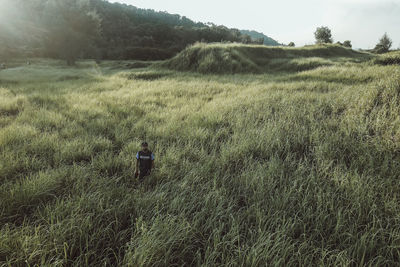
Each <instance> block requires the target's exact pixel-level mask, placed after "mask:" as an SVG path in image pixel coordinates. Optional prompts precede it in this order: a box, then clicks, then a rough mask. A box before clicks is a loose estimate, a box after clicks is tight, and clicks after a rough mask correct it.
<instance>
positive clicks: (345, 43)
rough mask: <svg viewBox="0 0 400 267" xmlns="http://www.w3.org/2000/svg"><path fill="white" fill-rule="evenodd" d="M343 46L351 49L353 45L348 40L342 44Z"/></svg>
mask: <svg viewBox="0 0 400 267" xmlns="http://www.w3.org/2000/svg"><path fill="white" fill-rule="evenodd" d="M343 46H344V47H348V48H352V47H353V45H352V44H351V41H350V40H346V41H344V42H343Z"/></svg>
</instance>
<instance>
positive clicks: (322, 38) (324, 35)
mask: <svg viewBox="0 0 400 267" xmlns="http://www.w3.org/2000/svg"><path fill="white" fill-rule="evenodd" d="M314 36H315V40H316V43H317V44H324V43H326V44H331V43H333V39H332V32H331V30H330V29H329V28H328V27H324V26H322V27H318V28H317V30H316V31H315V32H314Z"/></svg>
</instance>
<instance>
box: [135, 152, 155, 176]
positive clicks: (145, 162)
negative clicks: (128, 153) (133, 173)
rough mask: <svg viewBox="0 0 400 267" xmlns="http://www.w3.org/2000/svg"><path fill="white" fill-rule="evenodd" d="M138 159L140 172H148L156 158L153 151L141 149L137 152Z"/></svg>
mask: <svg viewBox="0 0 400 267" xmlns="http://www.w3.org/2000/svg"><path fill="white" fill-rule="evenodd" d="M136 159H137V160H138V161H139V170H140V173H141V174H147V173H148V172H149V171H150V170H151V164H152V161H153V160H154V154H153V153H152V152H151V151H147V152H144V151H139V152H138V153H137V154H136Z"/></svg>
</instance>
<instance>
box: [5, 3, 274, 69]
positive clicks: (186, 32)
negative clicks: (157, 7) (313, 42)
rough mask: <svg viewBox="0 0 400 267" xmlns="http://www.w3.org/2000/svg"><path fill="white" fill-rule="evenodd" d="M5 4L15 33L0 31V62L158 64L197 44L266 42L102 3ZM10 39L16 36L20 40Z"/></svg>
mask: <svg viewBox="0 0 400 267" xmlns="http://www.w3.org/2000/svg"><path fill="white" fill-rule="evenodd" d="M9 3H10V4H9V6H7V8H4V9H1V11H3V12H2V13H4V12H5V10H9V9H13V10H16V11H15V12H14V13H15V16H12V17H10V18H8V20H7V21H8V22H7V23H8V24H9V25H8V26H9V27H7V28H10V29H15V30H14V31H10V32H4V31H2V32H1V33H0V40H1V41H0V42H4V40H7V45H4V44H1V43H0V44H1V45H2V47H3V49H2V51H0V59H1V58H2V57H3V58H4V57H5V56H8V57H15V55H19V56H20V57H28V56H29V57H30V56H46V57H52V58H62V59H65V60H67V61H68V63H73V62H74V61H75V60H76V59H77V58H95V59H139V60H141V59H149V60H162V59H165V58H171V57H173V56H174V55H175V54H176V53H178V52H179V51H181V50H183V49H184V48H185V47H186V46H187V45H189V44H193V43H195V42H198V41H202V42H241V43H246V44H251V43H256V44H259V43H261V42H264V40H261V39H260V38H258V39H254V40H252V38H251V37H250V36H248V35H246V34H243V33H241V32H240V31H239V30H238V29H229V28H227V27H225V26H218V25H215V24H211V23H210V24H203V23H195V22H193V21H192V20H190V19H188V18H186V17H182V16H180V15H173V14H168V13H166V12H156V11H154V10H147V9H139V8H136V7H134V6H129V5H124V4H120V3H109V2H107V1H103V0H69V1H64V0H52V1H47V0H32V1H24V0H16V1H12V2H11V1H10V2H9ZM1 11H0V12H1ZM0 15H3V14H0ZM27 21H29V23H27ZM3 35H4V36H3ZM14 36H19V38H18V40H15V38H14ZM263 38H264V37H263ZM266 38H267V37H266ZM271 40H272V39H271ZM271 40H269V39H268V40H267V41H268V42H271ZM272 41H273V40H272ZM16 43H17V44H18V45H17V46H16V45H15V44H16ZM8 47H12V48H13V51H15V52H14V53H11V52H12V51H11V50H10V49H9V48H8Z"/></svg>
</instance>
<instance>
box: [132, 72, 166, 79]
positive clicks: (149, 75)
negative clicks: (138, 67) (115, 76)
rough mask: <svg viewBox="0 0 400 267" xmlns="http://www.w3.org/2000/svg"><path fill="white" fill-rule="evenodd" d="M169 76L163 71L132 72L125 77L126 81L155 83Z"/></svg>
mask: <svg viewBox="0 0 400 267" xmlns="http://www.w3.org/2000/svg"><path fill="white" fill-rule="evenodd" d="M169 75H171V73H169V72H164V71H145V72H134V73H130V74H127V75H125V76H126V77H127V79H128V80H144V81H155V80H158V79H161V78H164V77H168V76H169Z"/></svg>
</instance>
